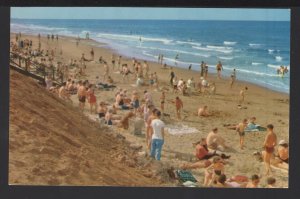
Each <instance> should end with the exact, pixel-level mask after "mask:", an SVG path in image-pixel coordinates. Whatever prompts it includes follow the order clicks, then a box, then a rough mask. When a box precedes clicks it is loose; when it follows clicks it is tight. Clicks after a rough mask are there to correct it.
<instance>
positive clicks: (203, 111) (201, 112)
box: [198, 105, 210, 117]
mask: <svg viewBox="0 0 300 199" xmlns="http://www.w3.org/2000/svg"><path fill="white" fill-rule="evenodd" d="M201 116H202V117H208V116H210V114H209V112H208V106H206V105H205V106H203V108H199V110H198V117H201Z"/></svg>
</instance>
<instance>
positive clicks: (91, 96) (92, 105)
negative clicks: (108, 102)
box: [87, 84, 97, 114]
mask: <svg viewBox="0 0 300 199" xmlns="http://www.w3.org/2000/svg"><path fill="white" fill-rule="evenodd" d="M92 86H93V85H92V84H90V85H89V88H88V90H87V97H88V102H89V104H90V112H91V114H92V113H93V109H94V113H96V110H97V104H96V102H97V98H96V96H95V93H94V89H93V88H92Z"/></svg>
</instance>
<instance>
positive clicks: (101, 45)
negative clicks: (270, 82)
mask: <svg viewBox="0 0 300 199" xmlns="http://www.w3.org/2000/svg"><path fill="white" fill-rule="evenodd" d="M15 34H16V33H15V32H11V35H15ZM23 35H27V36H36V35H35V34H27V33H26V34H23ZM42 36H43V35H42ZM59 36H60V37H61V38H65V39H71V40H74V39H76V37H72V36H66V35H59ZM81 39H82V40H84V41H86V40H85V39H84V38H81ZM89 41H91V43H94V44H95V45H90V46H91V47H97V48H104V49H107V50H110V51H112V52H113V53H114V54H116V55H121V56H122V57H123V58H127V59H132V57H129V56H127V55H124V54H122V53H121V52H120V51H118V50H116V49H114V48H113V47H112V46H111V45H110V44H109V43H104V42H99V41H96V40H94V39H92V38H90V39H89ZM135 58H137V59H140V58H139V57H138V56H136V57H135ZM97 59H98V58H97V57H96V60H97ZM141 60H147V61H149V62H152V63H155V64H157V62H155V61H153V60H148V59H143V58H142V59H141ZM168 66H169V67H173V68H176V69H180V70H184V71H189V70H188V69H187V68H184V67H178V66H175V65H168ZM197 68H199V65H198V66H197ZM209 68H210V69H211V68H212V67H210V66H209ZM191 71H194V72H197V74H199V73H200V72H199V70H195V67H194V69H192V70H191ZM209 74H210V75H209V76H210V77H211V76H213V77H215V78H216V72H215V70H210V71H209ZM237 76H238V73H237ZM222 79H223V80H226V81H228V82H229V81H230V78H229V77H226V76H223V78H222ZM236 83H240V84H245V85H247V84H248V85H252V86H255V87H259V88H262V89H266V90H268V91H271V92H274V93H278V94H283V95H286V96H287V97H289V93H287V92H283V91H278V90H274V89H271V88H268V87H264V86H262V85H260V84H255V83H253V82H248V81H244V80H240V79H237V80H236Z"/></svg>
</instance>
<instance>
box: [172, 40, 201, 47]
mask: <svg viewBox="0 0 300 199" xmlns="http://www.w3.org/2000/svg"><path fill="white" fill-rule="evenodd" d="M176 43H178V44H190V45H194V46H201V45H202V44H201V43H198V42H190V41H176Z"/></svg>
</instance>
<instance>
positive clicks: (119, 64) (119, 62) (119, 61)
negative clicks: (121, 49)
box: [118, 55, 122, 71]
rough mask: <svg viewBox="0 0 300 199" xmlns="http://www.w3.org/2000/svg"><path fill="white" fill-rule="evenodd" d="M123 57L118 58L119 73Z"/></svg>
mask: <svg viewBox="0 0 300 199" xmlns="http://www.w3.org/2000/svg"><path fill="white" fill-rule="evenodd" d="M121 60H122V56H121V55H120V56H119V57H118V71H120V67H121Z"/></svg>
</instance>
